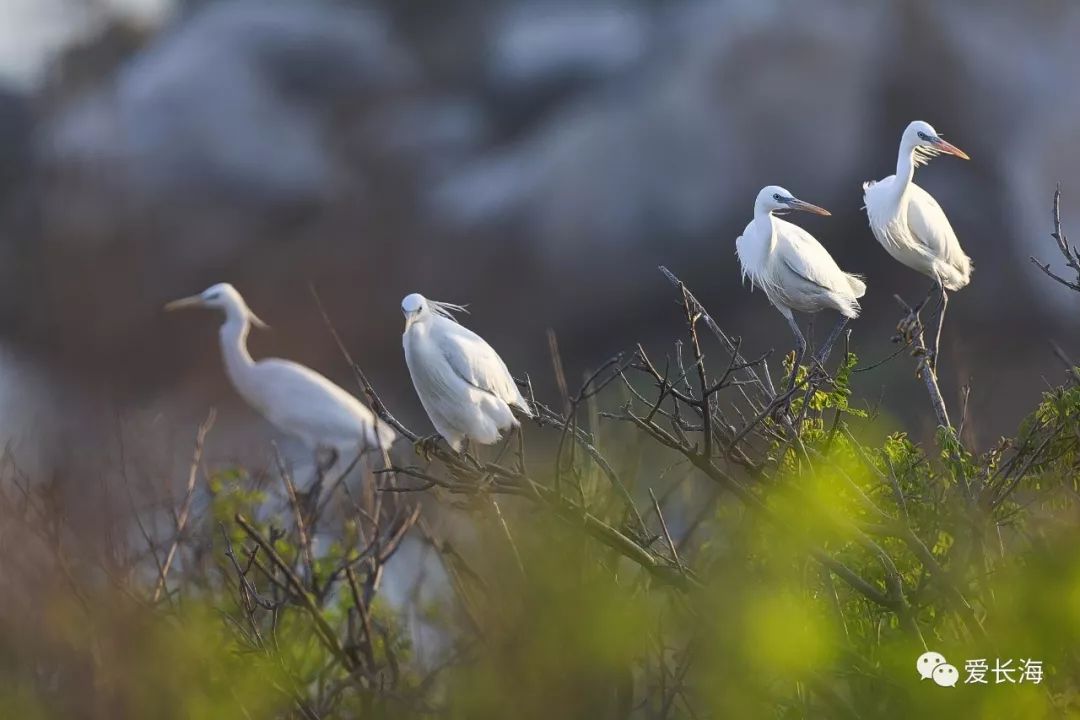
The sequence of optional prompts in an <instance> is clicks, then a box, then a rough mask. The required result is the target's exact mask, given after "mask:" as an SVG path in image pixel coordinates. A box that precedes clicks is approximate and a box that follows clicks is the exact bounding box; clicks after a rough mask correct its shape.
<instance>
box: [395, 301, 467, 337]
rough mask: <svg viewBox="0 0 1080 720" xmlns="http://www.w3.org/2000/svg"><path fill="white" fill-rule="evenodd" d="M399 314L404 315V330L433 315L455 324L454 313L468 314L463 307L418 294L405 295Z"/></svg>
mask: <svg viewBox="0 0 1080 720" xmlns="http://www.w3.org/2000/svg"><path fill="white" fill-rule="evenodd" d="M401 312H402V313H403V314H404V315H405V329H406V330H408V329H409V328H410V327H412V325H413V323H417V322H424V321H426V320H428V319H429V318H431V317H432V316H433V315H440V316H442V317H444V318H446V319H448V320H453V321H454V322H457V318H455V317H454V316H453V313H455V312H468V310H466V309H465V306H464V305H454V304H453V303H446V302H439V301H438V300H428V299H427V298H426V297H424V296H423V295H421V294H420V293H412V294H410V295H406V296H405V299H404V300H402V301H401Z"/></svg>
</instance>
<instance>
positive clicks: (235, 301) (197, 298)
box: [165, 283, 269, 328]
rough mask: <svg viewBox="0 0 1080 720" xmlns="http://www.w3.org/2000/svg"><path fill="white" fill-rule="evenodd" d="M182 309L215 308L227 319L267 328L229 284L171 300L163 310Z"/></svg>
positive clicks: (222, 284)
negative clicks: (246, 321)
mask: <svg viewBox="0 0 1080 720" xmlns="http://www.w3.org/2000/svg"><path fill="white" fill-rule="evenodd" d="M184 308H216V309H218V310H221V311H222V312H224V313H225V316H226V317H228V318H244V317H246V318H247V319H248V320H250V321H251V324H252V325H254V326H255V327H260V328H268V327H269V325H267V324H266V323H264V322H263V321H262V320H260V319H259V317H258V316H257V315H256V314H255V313H253V312H252V311H251V308H249V307H248V306H247V303H246V302H244V298H243V296H242V295H241V294H240V293H239V292H238V291H237V289H236V288H234V287H233V286H232V285H230V284H229V283H218V284H217V285H211V286H210V287H208V288H206V289H205V290H203V291H202V292H201V293H199V294H198V295H192V296H190V297H186V298H180V299H179V300H173V301H172V302H170V303H167V304H166V305H165V310H166V311H169V312H171V311H173V310H183V309H184Z"/></svg>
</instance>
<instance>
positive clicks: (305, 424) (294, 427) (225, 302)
mask: <svg viewBox="0 0 1080 720" xmlns="http://www.w3.org/2000/svg"><path fill="white" fill-rule="evenodd" d="M186 307H209V308H217V309H219V310H221V311H222V312H223V313H224V314H225V323H224V324H223V325H222V326H221V332H220V334H221V354H222V356H223V358H224V360H225V370H226V372H227V374H228V376H229V380H230V381H232V384H233V386H234V387H235V388H236V391H237V392H238V393H239V394H240V396H241V397H242V398H244V400H246V401H247V403H248V404H249V405H251V406H252V407H253V408H255V409H256V410H257V411H259V413H261V414H262V415H263V417H265V418H266V419H267V420H269V421H270V423H271V424H273V425H274V426H275V427H277V428H278V429H279V430H281V431H282V432H284V433H286V434H288V435H291V436H293V437H296V438H298V439H299V440H300V441H302V442H303V443H304V444H305V445H307V446H308V447H309V448H311V449H312V450H317V449H323V448H326V449H331V450H333V451H334V452H335V453H336V455H337V458H339V459H341V460H342V461H344V462H351V461H352V460H353V459H355V457H356V456H357V455H359V454H361V453H364V452H367V451H371V450H384V449H389V447H390V445H391V444H392V443H393V442H394V439H395V437H396V434H395V433H394V431H393V429H392V428H391V427H390V426H388V425H387V424H385V423H383V422H381V421H377V420H376V418H375V415H374V413H372V412H371V410H369V409H368V408H366V407H365V406H364V405H363V404H361V402H360V401H359V400H357V399H356V398H355V397H353V396H352V395H350V394H349V393H347V392H345V391H344V390H343V389H341V388H340V387H338V386H337V385H335V384H334V383H332V382H330V381H329V380H327V379H326V378H325V377H323V376H322V375H320V374H319V373H317V372H315V371H314V370H311V369H310V368H307V367H304V366H303V365H300V364H298V363H295V362H292V361H290V360H281V359H278V358H267V359H265V360H259V361H257V362H256V361H254V360H253V359H252V357H251V355H250V354H249V353H248V349H247V336H248V332H249V331H250V330H251V325H252V323H254V324H256V325H258V326H259V327H265V326H266V325H265V323H263V322H262V321H261V320H259V318H258V317H256V316H255V314H254V313H253V312H252V311H251V310H250V309H249V308H248V306H247V303H245V302H244V298H243V297H242V296H241V295H240V293H239V292H237V290H236V289H235V288H234V287H233V286H232V285H229V284H228V283H221V284H218V285H214V286H212V287H210V288H208V289H207V290H205V291H204V292H203V293H201V294H199V295H193V296H192V297H188V298H183V299H182V300H175V301H173V302H171V303H169V304H168V305H166V306H165V309H166V310H178V309H181V308H186ZM376 428H377V430H376Z"/></svg>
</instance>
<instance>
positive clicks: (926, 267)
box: [863, 120, 972, 290]
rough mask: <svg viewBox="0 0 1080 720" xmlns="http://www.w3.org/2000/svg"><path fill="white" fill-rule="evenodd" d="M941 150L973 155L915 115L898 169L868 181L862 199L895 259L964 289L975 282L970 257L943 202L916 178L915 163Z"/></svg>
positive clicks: (945, 284) (875, 229) (903, 139)
mask: <svg viewBox="0 0 1080 720" xmlns="http://www.w3.org/2000/svg"><path fill="white" fill-rule="evenodd" d="M941 153H948V154H950V155H955V156H957V157H960V158H963V159H965V160H967V159H968V156H967V154H966V153H964V152H963V151H962V150H960V149H959V148H957V147H956V146H955V145H952V144H950V143H947V142H945V141H944V140H942V139H941V137H940V136H938V134H937V132H936V131H935V130H934V128H933V127H931V126H930V125H929V124H928V123H925V122H923V121H921V120H916V121H915V122H913V123H911V124H910V125H908V126H907V129H905V130H904V134H903V136H902V137H901V139H900V151H899V154H898V156H897V158H896V174H895V175H890V176H889V177H887V178H885V179H883V180H880V181H878V182H872V181H871V182H867V183H865V184H864V185H863V199H864V200H865V203H866V214H867V217H868V218H869V220H870V228H871V230H873V232H874V237H876V238H877V241H878V242H879V243H881V246H882V247H884V248H885V250H887V251H888V253H889V254H890V255H892V256H893V258H894V259H896V260H898V261H899V262H901V263H903V264H904V265H907V266H908V267H909V268H911V269H912V270H917V271H919V272H921V273H922V274H923V275H926V276H927V277H930V278H932V279H933V280H934V281H935V282H936V283H938V284H939V285H941V286H943V287H944V288H945V289H947V290H959V289H960V288H962V287H964V286H965V285H967V284H968V283H969V282H970V281H971V270H972V267H971V258H969V257H968V256H967V255H965V254H964V251H963V250H962V249H961V248H960V241H959V240H957V239H956V233H955V232H953V229H952V225H950V224H949V219H948V218H947V217H945V213H944V211H942V209H941V206H940V205H938V204H937V201H936V200H934V198H933V197H931V195H930V193H928V192H926V191H925V190H923V189H922V188H921V187H919V186H918V185H916V184H915V183H914V182H913V178H914V176H915V167H916V166H918V165H925V164H926V163H927V162H928V161H929V159H930V158H932V157H934V156H936V155H939V154H941Z"/></svg>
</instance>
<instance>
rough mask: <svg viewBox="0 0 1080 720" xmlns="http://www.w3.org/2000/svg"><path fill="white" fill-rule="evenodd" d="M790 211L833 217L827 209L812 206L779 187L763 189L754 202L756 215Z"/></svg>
mask: <svg viewBox="0 0 1080 720" xmlns="http://www.w3.org/2000/svg"><path fill="white" fill-rule="evenodd" d="M790 210H801V211H803V212H808V213H814V214H815V215H832V213H830V212H829V211H828V210H826V209H825V208H821V207H818V206H817V205H811V204H810V203H808V202H804V201H803V200H800V199H798V198H797V197H795V196H794V195H792V194H791V192H790V191H788V190H786V189H784V188H782V187H780V186H779V185H769V186H767V187H763V188H762V189H761V192H759V193H758V196H757V200H756V201H755V202H754V213H755V214H757V213H774V212H775V213H784V212H787V211H790Z"/></svg>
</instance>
